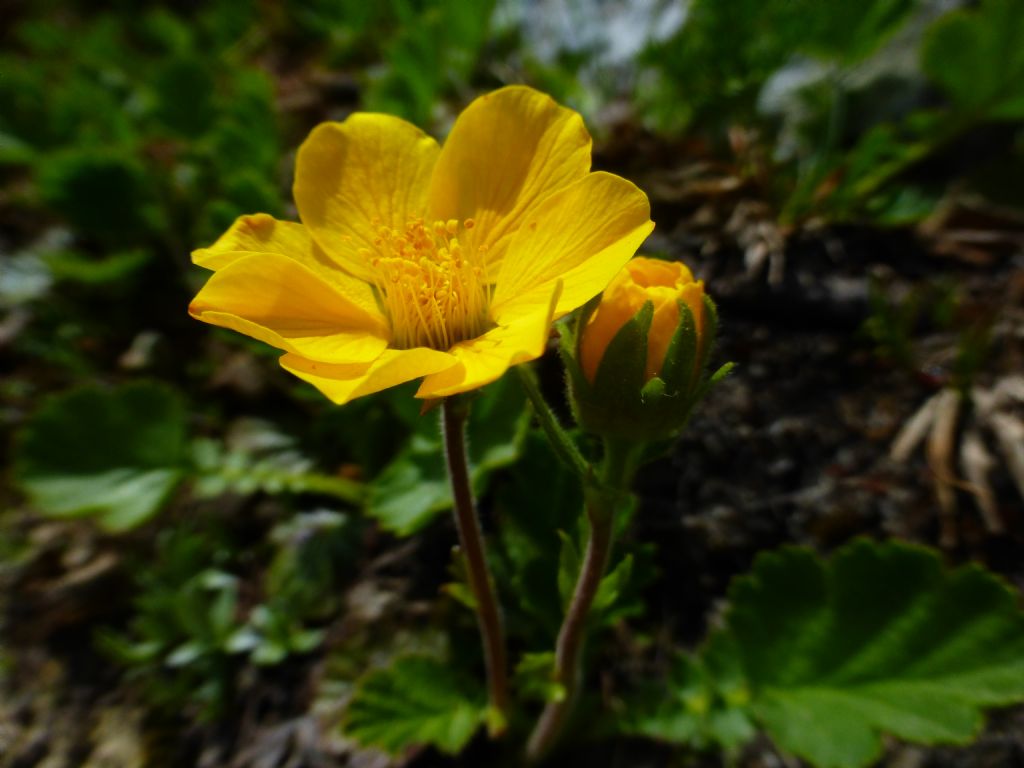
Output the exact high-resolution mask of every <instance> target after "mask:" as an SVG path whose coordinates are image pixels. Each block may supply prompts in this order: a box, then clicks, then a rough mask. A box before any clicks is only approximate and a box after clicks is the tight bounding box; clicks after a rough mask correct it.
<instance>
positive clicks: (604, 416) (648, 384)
mask: <svg viewBox="0 0 1024 768" xmlns="http://www.w3.org/2000/svg"><path fill="white" fill-rule="evenodd" d="M716 330H717V314H716V312H715V306H714V304H713V303H712V302H711V300H710V299H709V298H708V297H707V295H706V294H705V293H704V283H703V282H702V281H699V280H696V281H695V280H694V279H693V275H692V274H691V272H690V270H689V269H687V268H686V266H685V265H683V264H681V263H679V262H671V261H660V260H657V259H648V258H643V257H637V258H635V259H633V260H632V261H630V262H629V263H628V264H626V266H625V267H624V268H623V269H622V271H621V272H620V273H619V274H618V275H617V276H616V277H615V278H614V279H613V280H612V281H611V283H609V285H608V287H607V288H606V289H605V292H604V294H603V295H602V297H601V299H600V301H599V302H596V303H593V302H592V303H591V304H589V305H588V306H587V307H585V308H584V311H583V313H582V314H581V316H580V318H579V320H578V322H577V326H576V329H575V332H571V333H568V334H566V337H565V338H563V355H564V357H565V358H566V365H567V367H568V369H569V373H570V376H569V382H570V390H571V399H572V401H573V404H574V408H575V410H576V416H577V418H578V420H579V422H580V424H581V426H583V427H584V428H585V429H587V430H588V431H590V432H594V433H596V434H600V435H603V436H607V437H614V438H622V439H627V440H636V441H653V440H662V439H665V438H668V437H671V436H672V435H673V434H675V433H676V432H678V431H679V430H680V429H682V427H683V426H684V425H685V423H686V420H687V418H688V417H689V415H690V412H691V410H692V409H693V406H694V404H695V403H696V402H697V401H698V400H699V399H700V398H701V397H702V396H703V395H704V393H705V392H706V391H707V389H708V388H709V386H710V385H711V383H712V382H713V380H717V378H720V377H721V376H723V375H724V374H725V373H726V372H727V370H726V369H723V370H721V371H719V372H718V373H716V374H715V376H714V377H712V378H709V377H708V375H707V359H708V354H709V352H710V350H711V346H712V343H713V341H714V336H715V332H716Z"/></svg>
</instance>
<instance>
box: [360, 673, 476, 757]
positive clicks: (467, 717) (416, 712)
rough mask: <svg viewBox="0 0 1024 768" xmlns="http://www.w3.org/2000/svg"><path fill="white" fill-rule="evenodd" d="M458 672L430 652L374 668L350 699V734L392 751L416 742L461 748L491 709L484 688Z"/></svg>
mask: <svg viewBox="0 0 1024 768" xmlns="http://www.w3.org/2000/svg"><path fill="white" fill-rule="evenodd" d="M454 674H455V673H454V672H453V669H452V668H451V667H450V666H448V665H445V664H442V663H441V662H440V661H437V660H435V659H432V658H428V657H424V656H407V657H405V658H401V659H399V660H397V661H396V662H395V663H394V664H393V665H392V666H390V667H388V668H387V669H381V670H375V671H373V672H370V673H369V674H367V675H366V676H365V677H364V678H363V679H362V680H361V681H360V682H359V685H358V687H357V688H356V691H355V693H354V694H353V696H352V700H351V701H350V702H349V705H348V709H347V711H346V715H345V725H344V729H345V733H346V734H347V735H349V736H351V737H352V738H354V739H355V740H357V741H359V742H360V743H361V744H364V745H366V746H374V747H379V748H381V749H383V750H385V751H387V752H390V753H398V752H400V751H402V750H404V749H406V748H408V747H411V746H414V745H432V746H434V747H437V749H439V750H440V751H442V752H445V753H447V754H451V755H454V754H456V753H458V752H459V751H461V750H462V748H463V747H464V746H466V744H467V743H468V742H469V740H470V738H472V736H473V734H474V733H475V732H476V730H477V728H479V727H480V725H481V724H482V723H483V722H484V720H485V718H486V715H487V712H486V704H485V702H484V697H483V695H482V691H479V690H475V689H474V688H473V687H472V686H471V684H469V683H467V682H465V681H462V680H460V679H457V678H456V677H455V676H454Z"/></svg>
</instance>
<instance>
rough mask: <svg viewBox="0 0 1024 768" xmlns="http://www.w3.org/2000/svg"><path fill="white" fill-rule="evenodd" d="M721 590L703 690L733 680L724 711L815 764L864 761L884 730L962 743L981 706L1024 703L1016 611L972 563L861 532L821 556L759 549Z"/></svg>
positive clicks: (851, 766)
mask: <svg viewBox="0 0 1024 768" xmlns="http://www.w3.org/2000/svg"><path fill="white" fill-rule="evenodd" d="M729 598H730V603H731V605H730V608H729V610H728V611H727V614H726V617H725V624H724V628H723V629H722V630H721V631H720V632H719V633H718V634H716V635H715V636H714V637H713V638H712V639H711V640H710V642H709V643H708V645H707V646H706V647H705V648H704V649H703V651H702V652H701V657H700V663H701V664H703V665H704V667H705V668H706V669H709V670H711V673H712V675H713V676H714V677H716V678H719V679H718V680H716V682H715V683H714V684H713V686H711V687H712V689H714V690H718V691H722V690H724V689H726V688H728V686H727V685H726V684H725V683H723V682H722V681H723V680H733V681H734V682H733V683H732V689H733V690H734V691H736V692H738V693H737V694H736V695H733V696H731V703H730V696H727V695H723V696H721V697H720V698H721V700H722V701H723V702H724V704H723V707H722V708H721V709H722V711H723V713H724V712H725V711H727V710H728V709H730V708H731V709H734V710H737V711H738V712H740V713H749V714H750V715H752V716H753V718H754V719H755V720H756V721H757V722H758V723H759V724H760V725H761V726H762V727H763V728H764V729H765V730H766V731H767V732H768V734H769V735H770V736H771V737H772V739H773V740H774V741H775V742H776V743H777V744H778V745H779V746H780V747H781V748H782V749H784V750H786V751H789V752H792V753H794V754H796V755H798V756H800V757H802V758H804V759H805V760H807V761H808V762H810V763H812V764H814V765H817V766H820V767H821V768H857V767H858V766H866V765H868V764H870V763H871V762H873V761H874V760H876V759H877V758H878V756H879V754H880V753H881V751H882V735H883V734H889V735H892V736H895V737H898V738H902V739H905V740H908V741H913V742H919V743H923V744H938V743H950V744H963V743H966V742H968V741H970V740H971V739H972V738H973V737H974V736H975V735H976V734H977V733H978V731H979V730H980V729H981V727H982V725H983V717H982V709H983V708H985V707H993V706H1002V705H1008V704H1012V703H1015V702H1019V701H1024V613H1022V612H1021V610H1020V609H1019V608H1018V605H1017V601H1018V596H1017V595H1016V594H1015V593H1013V592H1012V591H1011V590H1010V589H1008V588H1007V587H1006V585H1004V584H1003V583H1002V582H1000V581H999V580H998V579H997V578H996V577H994V576H992V575H991V574H990V573H988V572H986V571H985V570H983V569H982V568H981V567H980V566H977V565H968V566H963V567H961V568H958V569H956V570H952V571H951V570H947V569H944V568H943V566H942V562H941V559H940V557H939V555H938V554H936V553H935V552H932V551H930V550H926V549H923V548H920V547H914V546H909V545H906V544H900V543H894V542H890V543H884V544H875V543H871V542H868V541H864V540H861V541H857V542H854V543H853V544H850V545H848V546H846V547H844V548H842V549H841V550H840V551H839V552H837V553H836V555H835V556H834V557H833V558H832V559H831V560H830V561H828V562H825V561H822V560H821V559H820V558H818V557H817V556H815V555H814V554H813V553H812V552H810V551H809V550H806V549H799V548H790V549H785V550H782V551H781V552H778V553H772V554H766V555H762V556H761V557H759V558H758V560H757V561H756V563H755V564H754V568H753V570H752V572H751V573H749V574H748V575H746V576H743V577H741V578H739V579H737V580H736V581H735V582H734V583H733V585H732V587H731V589H730V592H729ZM723 670H724V671H725V672H723ZM737 679H739V680H742V685H736V684H735V681H736V680H737ZM748 698H749V704H748V703H747V700H748ZM666 732H667V729H666Z"/></svg>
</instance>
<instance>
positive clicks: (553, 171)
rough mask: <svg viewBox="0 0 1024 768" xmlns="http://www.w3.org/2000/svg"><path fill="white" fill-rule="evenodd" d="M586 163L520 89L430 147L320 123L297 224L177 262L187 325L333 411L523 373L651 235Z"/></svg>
mask: <svg viewBox="0 0 1024 768" xmlns="http://www.w3.org/2000/svg"><path fill="white" fill-rule="evenodd" d="M590 148H591V139H590V135H589V134H588V133H587V130H586V128H585V127H584V125H583V121H582V119H581V118H580V116H579V115H578V114H576V113H575V112H573V111H571V110H568V109H565V108H563V107H560V106H558V105H557V104H556V103H555V102H554V101H553V100H552V99H551V98H549V97H548V96H545V95H544V94H541V93H538V92H537V91H534V90H531V89H530V88H526V87H522V86H510V87H507V88H502V89H501V90H498V91H495V92H494V93H491V94H488V95H485V96H482V97H481V98H479V99H477V100H476V101H474V102H473V103H472V104H470V105H469V107H467V108H466V110H465V111H464V112H463V113H462V114H461V115H460V116H459V118H458V119H457V120H456V122H455V125H454V126H453V128H452V130H451V133H450V135H449V136H448V139H447V141H446V142H445V144H444V147H443V148H442V147H440V146H438V144H437V143H436V142H435V141H434V140H433V139H432V138H430V137H429V136H427V135H426V134H424V133H423V132H422V131H420V130H419V129H418V128H416V127H415V126H413V125H411V124H409V123H407V122H405V121H403V120H400V119H398V118H396V117H391V116H388V115H379V114H366V113H357V114H354V115H352V116H351V117H349V118H348V119H347V120H345V121H344V122H342V123H324V124H322V125H320V126H318V127H317V128H315V129H314V130H313V132H312V133H311V134H310V136H309V138H308V139H306V141H305V142H304V143H303V145H302V146H301V148H300V149H299V153H298V157H297V159H296V168H295V186H294V195H295V202H296V205H297V207H298V211H299V218H300V219H301V220H302V223H301V224H298V223H293V222H287V221H278V220H275V219H273V218H271V217H270V216H267V215H265V214H256V215H253V216H243V217H241V218H240V219H238V220H237V221H236V222H235V223H234V225H232V227H231V228H230V229H229V230H228V231H227V232H226V233H225V234H224V235H223V236H222V237H221V238H220V239H219V240H217V242H216V243H214V244H213V245H212V246H210V247H209V248H203V249H200V250H197V251H195V252H194V253H193V260H194V261H195V263H196V264H198V265H200V266H203V267H206V268H208V269H211V270H214V272H215V274H214V275H213V276H212V277H211V278H210V280H209V281H208V282H207V284H206V286H205V287H204V288H203V289H202V290H201V291H200V292H199V295H198V296H196V298H195V299H194V300H193V302H192V304H191V306H190V307H189V311H190V313H191V314H192V316H193V317H195V318H197V319H199V320H203V321H204V322H208V323H212V324H214V325H220V326H223V327H226V328H231V329H233V330H236V331H239V332H241V333H245V334H248V335H249V336H252V337H254V338H257V339H260V340H261V341H265V342H267V343H268V344H272V345H273V346H275V347H278V348H280V349H282V350H284V352H285V354H284V356H283V357H282V358H281V365H282V366H283V367H284V368H285V369H286V370H288V371H290V372H292V373H293V374H295V375H296V376H298V377H300V378H302V379H304V380H306V381H308V382H310V383H312V384H313V385H315V386H316V387H317V388H318V389H319V390H320V391H321V392H323V393H324V394H325V395H326V396H327V397H329V398H330V399H331V400H333V401H334V402H336V403H344V402H348V401H349V400H351V399H353V398H356V397H360V396H362V395H366V394H370V393H371V392H376V391H378V390H381V389H385V388H387V387H391V386H394V385H396V384H400V383H402V382H405V381H410V380H412V379H418V378H420V377H424V378H423V381H422V383H421V385H420V388H419V390H418V391H417V393H416V396H417V397H424V398H435V397H444V396H447V395H453V394H456V393H459V392H465V391H467V390H471V389H475V388H477V387H480V386H482V385H484V384H487V383H489V382H491V381H494V380H495V379H497V378H498V377H500V376H501V375H502V374H503V373H504V372H505V370H506V369H507V368H508V367H509V366H511V365H515V364H517V363H522V362H525V361H527V360H532V359H534V358H536V357H539V356H540V355H541V354H542V353H543V351H544V347H545V344H546V341H547V337H548V334H549V331H550V327H551V322H552V320H553V319H554V318H557V317H559V316H561V315H564V314H566V313H567V312H570V311H572V310H573V309H575V308H576V307H579V306H581V305H582V304H584V303H585V302H586V301H588V300H589V299H590V298H591V297H593V296H595V295H596V294H598V293H599V292H600V291H601V290H602V289H604V287H605V286H606V285H607V284H608V281H609V280H610V279H611V278H612V276H614V275H615V273H616V272H618V270H619V269H620V268H621V267H622V265H623V264H625V263H626V261H627V260H628V259H629V258H630V257H631V256H632V255H633V254H634V253H635V252H636V249H637V248H638V247H639V246H640V243H642V242H643V240H644V238H646V237H647V235H648V234H649V233H650V231H651V229H653V227H654V224H653V223H652V222H651V221H650V209H649V206H648V202H647V197H646V196H645V195H644V194H643V192H641V191H640V190H639V189H637V188H636V187H635V186H634V185H633V184H631V183H630V182H628V181H626V180H625V179H622V178H620V177H618V176H614V175H612V174H608V173H602V172H596V173H594V172H591V171H590Z"/></svg>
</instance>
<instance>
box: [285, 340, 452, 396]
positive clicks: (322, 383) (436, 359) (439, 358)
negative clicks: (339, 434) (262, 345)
mask: <svg viewBox="0 0 1024 768" xmlns="http://www.w3.org/2000/svg"><path fill="white" fill-rule="evenodd" d="M456 362H457V361H456V360H455V358H454V357H452V356H451V355H449V354H448V353H446V352H439V351H437V350H435V349H428V348H426V347H415V348H413V349H388V350H385V351H384V352H383V353H382V354H381V355H380V356H379V357H378V358H377V359H376V360H374V361H373V362H371V363H365V364H362V365H325V364H323V363H317V362H314V361H311V360H307V359H305V358H303V357H300V356H298V355H284V356H283V357H282V358H281V367H283V368H284V369H285V370H286V371H289V372H290V373H293V374H295V375H296V376H298V377H299V378H300V379H303V380H304V381H308V382H309V383H310V384H312V385H313V386H315V387H316V388H317V389H319V390H320V391H321V392H322V393H323V394H324V395H326V396H327V397H328V398H329V399H330V400H332V401H334V402H335V403H337V404H338V405H341V404H343V403H347V402H348V401H349V400H353V399H355V398H357V397H362V396H363V395H369V394H371V393H373V392H379V391H380V390H382V389H387V388H388V387H394V386H397V385H399V384H403V383H405V382H407V381H412V380H413V379H418V378H419V377H420V376H426V375H428V374H432V373H435V372H436V371H441V370H444V369H445V368H450V367H452V366H453V365H455V364H456Z"/></svg>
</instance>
